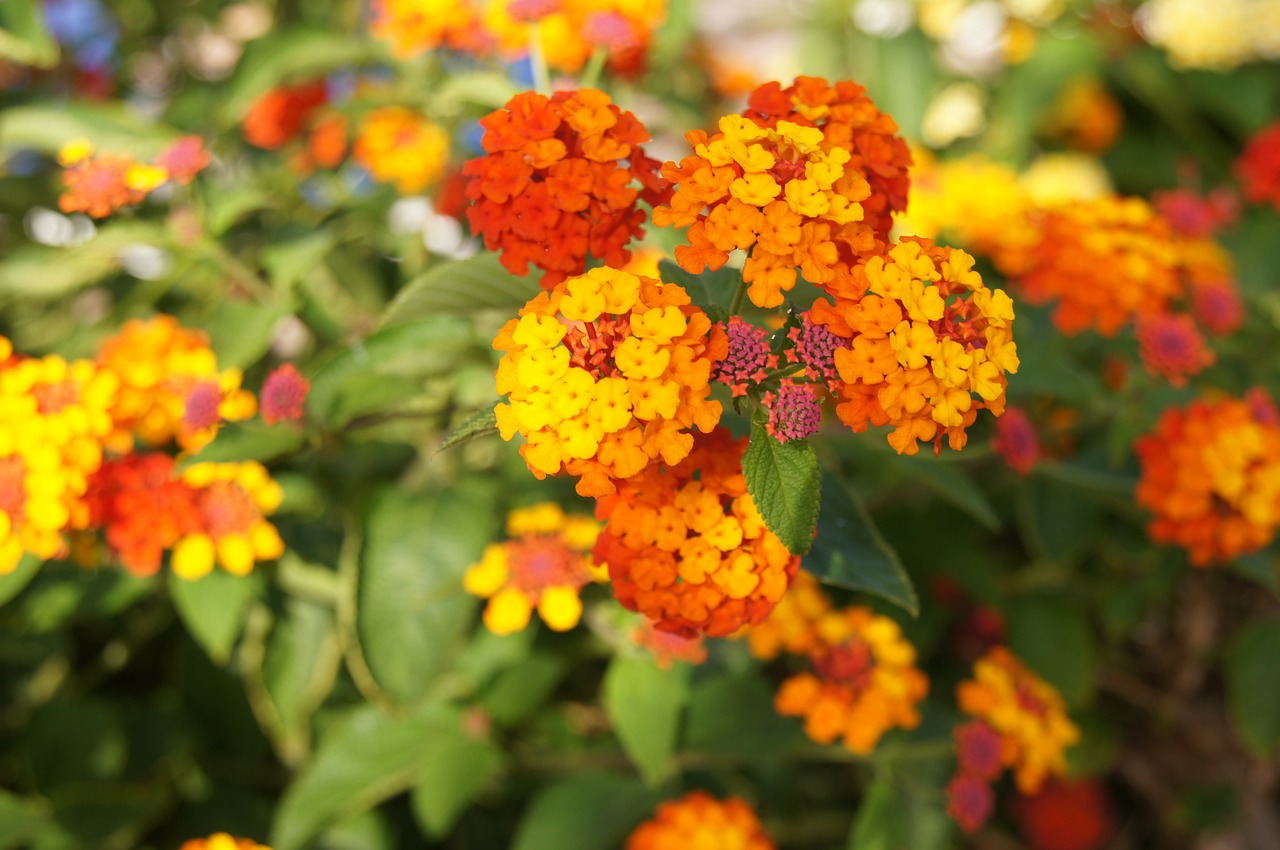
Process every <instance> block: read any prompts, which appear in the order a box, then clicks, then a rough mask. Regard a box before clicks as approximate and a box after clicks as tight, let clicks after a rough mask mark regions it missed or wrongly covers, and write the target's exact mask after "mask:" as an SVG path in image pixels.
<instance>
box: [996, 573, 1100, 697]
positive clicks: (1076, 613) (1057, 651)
mask: <svg viewBox="0 0 1280 850" xmlns="http://www.w3.org/2000/svg"><path fill="white" fill-rule="evenodd" d="M1009 646H1010V648H1011V649H1012V650H1013V651H1014V653H1015V654H1016V655H1017V656H1018V657H1019V658H1021V659H1022V660H1023V661H1024V662H1026V664H1027V666H1028V667H1030V668H1031V669H1032V670H1034V671H1035V672H1036V673H1037V674H1038V675H1039V676H1041V677H1042V678H1043V679H1044V680H1045V681H1047V682H1049V683H1050V684H1051V685H1053V686H1054V687H1056V688H1057V689H1058V690H1059V691H1060V692H1061V693H1062V697H1063V699H1065V700H1066V701H1067V702H1068V703H1070V704H1072V705H1080V704H1081V703H1083V702H1085V701H1087V700H1088V698H1089V697H1090V695H1091V694H1092V693H1093V687H1094V670H1095V668H1096V666H1097V653H1096V651H1095V649H1094V641H1093V634H1092V632H1091V630H1090V628H1089V622H1088V620H1087V619H1086V618H1085V614H1084V612H1083V611H1082V610H1081V607H1080V606H1079V605H1078V604H1076V603H1073V602H1072V601H1071V600H1070V599H1065V598H1063V597H1061V596H1050V595H1048V594H1036V595H1032V596H1024V597H1021V598H1019V599H1017V600H1016V601H1015V602H1014V603H1013V606H1012V608H1011V610H1010V611H1009Z"/></svg>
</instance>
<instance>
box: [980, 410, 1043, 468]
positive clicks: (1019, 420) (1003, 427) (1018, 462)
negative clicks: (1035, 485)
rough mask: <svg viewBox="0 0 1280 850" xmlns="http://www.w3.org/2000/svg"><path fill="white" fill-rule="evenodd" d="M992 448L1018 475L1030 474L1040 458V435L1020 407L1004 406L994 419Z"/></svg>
mask: <svg viewBox="0 0 1280 850" xmlns="http://www.w3.org/2000/svg"><path fill="white" fill-rule="evenodd" d="M992 448H994V449H995V450H996V452H997V453H998V454H999V455H1000V456H1001V457H1002V458H1004V462H1005V463H1006V464H1008V465H1009V468H1010V469H1012V470H1013V471H1014V472H1016V473H1018V474H1019V475H1030V474H1031V470H1032V469H1034V468H1035V465H1036V462H1037V461H1038V460H1039V459H1040V437H1039V435H1038V434H1036V429H1035V426H1034V425H1032V424H1031V419H1030V418H1029V417H1028V416H1027V414H1026V413H1024V412H1023V411H1022V410H1021V408H1017V407H1008V408H1005V411H1004V415H1003V416H1001V417H1000V418H999V419H997V420H996V435H995V439H993V440H992Z"/></svg>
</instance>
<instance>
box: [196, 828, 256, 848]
mask: <svg viewBox="0 0 1280 850" xmlns="http://www.w3.org/2000/svg"><path fill="white" fill-rule="evenodd" d="M178 850H271V848H270V847H268V846H267V845H265V844H259V843H258V842H256V841H252V840H250V839H248V838H233V837H232V836H230V835H228V834H227V833H225V832H215V833H214V834H213V835H210V836H209V837H208V838H192V839H191V840H190V841H184V842H183V843H182V846H181V847H179V848H178Z"/></svg>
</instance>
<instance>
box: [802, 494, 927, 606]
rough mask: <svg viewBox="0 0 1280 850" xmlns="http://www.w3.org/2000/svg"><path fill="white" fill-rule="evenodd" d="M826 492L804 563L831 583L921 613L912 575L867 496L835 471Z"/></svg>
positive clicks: (809, 569)
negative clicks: (870, 511)
mask: <svg viewBox="0 0 1280 850" xmlns="http://www.w3.org/2000/svg"><path fill="white" fill-rule="evenodd" d="M822 491H823V493H824V494H825V495H826V502H827V504H826V510H825V511H823V514H822V520H821V521H820V522H819V523H818V536H817V538H815V539H814V541H813V549H812V550H811V551H810V552H809V554H808V556H807V557H806V558H805V559H804V568H805V569H806V570H808V571H809V572H811V573H813V575H814V576H816V577H817V578H818V579H820V580H821V581H824V582H826V583H828V584H834V585H838V586H840V587H847V588H849V589H850V590H860V591H863V592H865V593H871V594H874V595H876V596H879V597H881V598H882V599H886V600H888V601H889V602H892V603H893V604H895V605H897V606H899V607H900V608H902V609H904V610H905V611H907V612H908V613H910V614H911V616H913V617H917V616H919V615H920V600H919V599H918V598H917V597H916V590H915V587H914V586H912V584H911V577H910V576H908V575H907V570H906V568H905V567H903V565H902V560H901V559H900V558H899V557H898V553H897V552H896V551H894V549H893V547H892V546H890V545H889V544H888V543H887V542H886V541H885V539H884V537H882V536H881V535H880V531H879V529H877V528H876V526H875V523H873V522H872V520H871V516H870V515H869V514H868V513H867V509H866V506H865V505H863V503H862V499H860V498H859V497H858V495H857V494H856V493H854V492H853V490H851V489H850V488H849V486H848V485H846V484H845V483H844V482H843V481H841V480H840V479H838V478H836V477H835V476H834V475H831V474H830V473H828V474H826V475H824V476H823V481H822Z"/></svg>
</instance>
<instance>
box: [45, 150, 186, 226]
mask: <svg viewBox="0 0 1280 850" xmlns="http://www.w3.org/2000/svg"><path fill="white" fill-rule="evenodd" d="M209 162H210V157H209V153H208V151H206V150H205V148H204V142H202V141H201V140H200V138H199V137H198V136H184V137H182V138H180V139H178V140H177V141H175V142H174V143H173V144H171V145H170V146H169V147H167V148H166V149H165V150H164V151H163V152H161V154H160V156H159V157H158V158H157V160H156V161H155V162H154V163H147V162H139V161H138V160H136V159H134V158H133V157H132V156H129V155H128V154H120V153H108V152H103V153H95V152H94V148H93V145H92V144H91V143H90V142H88V141H86V140H83V139H82V140H77V141H74V142H69V143H68V144H66V145H64V146H63V148H62V150H61V151H59V153H58V163H59V164H60V165H62V166H63V168H64V170H63V172H62V185H63V193H62V196H61V197H60V198H59V199H58V208H59V209H61V210H62V211H63V212H64V213H75V212H80V213H86V214H88V215H90V216H92V217H93V218H105V217H106V216H109V215H111V213H113V212H115V211H116V210H118V209H121V208H123V207H131V206H135V205H137V204H140V203H142V201H143V200H144V199H145V198H146V197H147V195H149V194H150V193H151V192H153V191H155V190H156V189H158V188H160V187H161V186H162V185H164V184H165V183H166V182H170V181H172V182H174V183H182V184H186V183H190V182H191V180H192V179H193V178H194V177H195V176H196V174H198V173H200V172H201V171H202V170H204V169H205V167H207V166H208V165H209Z"/></svg>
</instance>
